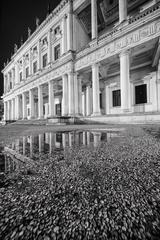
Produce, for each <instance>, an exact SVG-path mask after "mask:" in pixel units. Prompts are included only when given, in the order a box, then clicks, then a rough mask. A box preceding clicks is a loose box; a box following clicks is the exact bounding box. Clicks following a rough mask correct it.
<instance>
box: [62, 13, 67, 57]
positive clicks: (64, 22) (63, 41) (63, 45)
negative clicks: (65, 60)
mask: <svg viewBox="0 0 160 240" xmlns="http://www.w3.org/2000/svg"><path fill="white" fill-rule="evenodd" d="M66 37H67V31H66V15H65V16H63V18H62V55H63V54H64V53H65V52H66V45H67V41H66Z"/></svg>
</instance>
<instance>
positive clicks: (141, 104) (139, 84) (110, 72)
mask: <svg viewBox="0 0 160 240" xmlns="http://www.w3.org/2000/svg"><path fill="white" fill-rule="evenodd" d="M157 43H158V44H159V41H158V39H153V40H151V41H148V43H147V44H146V43H145V44H144V45H143V44H141V45H139V46H137V47H135V48H132V49H131V50H127V51H122V52H121V53H120V54H116V55H114V56H112V57H110V58H107V59H105V60H103V61H101V62H98V63H96V64H93V65H91V66H90V67H86V68H85V67H84V68H83V69H82V70H80V71H78V72H73V71H72V72H69V73H67V74H64V75H63V76H61V77H59V78H57V79H50V80H49V81H48V80H46V83H45V84H40V85H39V86H38V87H34V86H33V87H32V88H31V89H28V91H25V92H22V93H21V94H18V95H16V96H14V97H13V98H12V99H10V100H8V101H5V102H4V118H5V120H18V119H47V118H55V117H57V116H71V117H80V118H81V117H85V118H86V117H87V118H88V117H89V118H94V117H96V118H97V117H98V118H100V117H101V118H102V119H103V117H104V116H113V115H115V114H116V115H117V114H119V115H127V116H129V115H130V114H134V113H158V112H159V111H160V61H159V57H158V58H157V56H159V54H157V52H158V51H159V48H158V47H157Z"/></svg>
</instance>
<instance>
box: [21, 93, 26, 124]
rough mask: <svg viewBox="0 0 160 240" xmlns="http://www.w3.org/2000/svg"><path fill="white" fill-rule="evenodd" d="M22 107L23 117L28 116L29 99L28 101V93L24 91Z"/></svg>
mask: <svg viewBox="0 0 160 240" xmlns="http://www.w3.org/2000/svg"><path fill="white" fill-rule="evenodd" d="M22 109H23V111H22V112H23V116H22V118H23V119H26V118H27V101H26V93H22Z"/></svg>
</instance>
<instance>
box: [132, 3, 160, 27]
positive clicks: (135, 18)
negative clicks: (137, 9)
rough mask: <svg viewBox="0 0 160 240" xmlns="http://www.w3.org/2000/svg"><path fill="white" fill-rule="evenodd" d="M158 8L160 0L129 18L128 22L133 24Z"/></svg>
mask: <svg viewBox="0 0 160 240" xmlns="http://www.w3.org/2000/svg"><path fill="white" fill-rule="evenodd" d="M158 9H160V2H158V3H156V4H154V5H153V6H151V7H149V8H147V9H146V10H144V11H143V12H141V13H139V14H137V15H136V16H134V17H131V18H129V20H128V22H129V24H131V23H133V22H136V21H138V20H140V19H142V18H144V17H145V16H147V15H149V14H151V13H153V12H155V11H157V10H158Z"/></svg>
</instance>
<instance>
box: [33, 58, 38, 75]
mask: <svg viewBox="0 0 160 240" xmlns="http://www.w3.org/2000/svg"><path fill="white" fill-rule="evenodd" d="M36 72H37V61H36V62H34V63H33V73H36Z"/></svg>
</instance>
